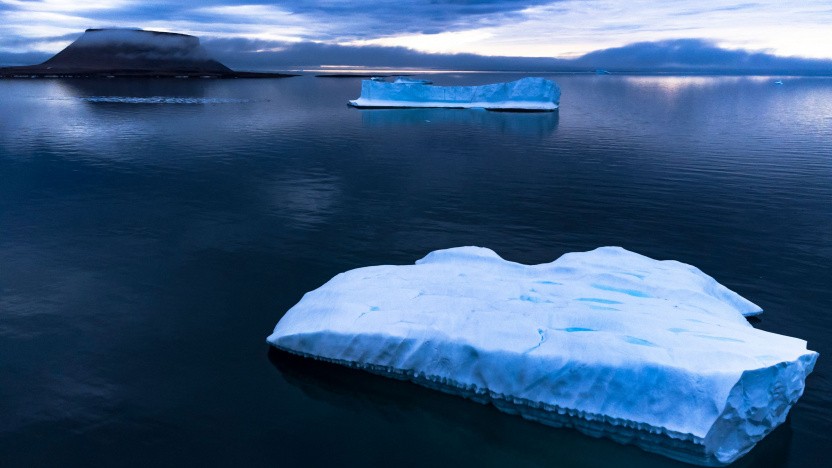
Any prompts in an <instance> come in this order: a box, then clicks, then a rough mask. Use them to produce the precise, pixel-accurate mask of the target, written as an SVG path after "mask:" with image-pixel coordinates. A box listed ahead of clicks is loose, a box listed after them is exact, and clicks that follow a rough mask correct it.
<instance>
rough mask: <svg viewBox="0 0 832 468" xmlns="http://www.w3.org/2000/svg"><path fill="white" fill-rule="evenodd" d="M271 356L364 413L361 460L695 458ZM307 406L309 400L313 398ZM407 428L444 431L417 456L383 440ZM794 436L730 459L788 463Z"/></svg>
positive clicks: (295, 376) (301, 380)
mask: <svg viewBox="0 0 832 468" xmlns="http://www.w3.org/2000/svg"><path fill="white" fill-rule="evenodd" d="M268 358H269V361H270V362H271V364H272V365H273V366H274V367H275V369H276V370H277V371H278V373H279V374H280V377H281V378H282V379H283V380H284V381H285V382H286V383H287V384H289V385H291V386H292V387H295V388H296V389H298V390H299V391H300V392H301V393H302V394H303V396H304V397H305V398H308V399H309V400H311V401H314V402H318V403H322V404H325V405H331V406H334V407H337V408H339V409H341V410H344V411H348V412H352V413H355V417H356V418H360V419H361V420H362V421H363V422H362V428H363V429H364V431H365V432H363V433H362V439H363V440H364V441H365V443H362V444H358V445H357V446H355V447H354V450H355V452H353V453H339V454H338V455H337V456H338V457H340V458H341V459H354V460H358V459H360V458H361V456H362V454H363V453H364V451H366V450H368V449H372V450H374V451H383V452H385V454H384V456H385V457H386V459H388V460H390V461H391V463H393V462H396V461H402V460H405V459H406V460H408V461H409V462H410V463H413V462H419V461H424V460H427V458H428V457H431V458H432V459H434V460H436V459H437V457H439V458H438V459H440V460H458V459H460V458H464V459H465V460H466V462H467V463H468V464H469V465H470V466H477V465H481V466H571V467H599V468H600V467H605V468H606V467H609V466H625V465H626V466H639V467H644V468H650V467H656V468H658V467H679V468H683V467H689V466H691V465H688V464H686V463H682V462H677V461H675V460H670V459H667V458H665V457H662V456H659V455H655V454H651V453H647V452H644V451H641V450H639V449H637V448H635V447H633V446H626V445H619V444H616V443H615V442H613V441H610V440H606V439H595V438H592V437H589V436H585V435H582V434H580V433H578V432H577V431H572V430H563V429H554V428H551V427H547V426H543V425H540V424H537V423H532V422H528V421H525V420H524V419H522V418H520V417H517V416H512V415H507V414H504V413H501V412H499V411H497V410H496V409H495V408H493V407H491V406H488V405H481V404H474V403H473V402H465V401H463V400H460V399H459V397H457V396H452V395H445V394H442V393H440V392H436V391H433V390H431V389H427V388H423V387H420V386H418V385H413V384H411V383H410V382H406V381H398V380H393V379H390V378H389V377H383V376H378V375H374V374H370V373H368V372H365V371H361V370H357V369H351V368H348V367H344V366H341V365H337V364H331V363H327V362H323V361H318V360H314V359H308V358H302V357H299V356H295V355H293V354H290V353H287V352H284V351H281V350H278V349H276V348H274V347H271V346H270V347H269V351H268ZM311 405H312V406H314V404H311ZM304 407H305V408H311V407H310V404H307V405H304ZM310 411H313V412H314V409H310ZM405 426H406V427H405ZM405 432H407V433H408V434H411V435H412V434H413V433H416V434H418V435H419V436H420V437H421V435H422V434H424V437H425V439H423V440H418V441H412V442H413V443H415V444H417V445H418V444H419V443H422V442H426V443H431V442H433V441H435V440H436V439H435V438H434V437H431V436H430V434H436V433H442V434H444V435H443V438H442V442H441V443H432V444H431V445H429V446H422V449H421V450H420V453H422V456H423V457H425V458H424V459H417V458H414V457H418V456H419V455H418V453H416V454H415V453H413V452H412V451H404V453H403V452H402V450H401V447H399V446H396V445H390V446H387V445H385V440H387V437H388V435H389V434H391V433H392V434H399V435H403V434H404V433H405ZM327 437H329V436H327ZM791 439H792V428H791V424H790V421H789V420H788V419H787V420H786V422H785V423H783V424H781V425H780V426H779V427H778V428H777V429H775V430H774V431H773V432H772V433H771V434H769V435H768V437H766V438H765V439H763V440H762V441H760V443H758V444H757V446H756V447H755V448H754V449H753V450H752V451H751V452H749V453H748V454H747V455H746V456H745V457H744V458H742V459H740V460H738V461H737V462H735V463H734V464H733V465H731V466H732V467H749V468H750V467H753V466H761V464H762V465H765V466H771V467H780V466H787V459H788V454H789V449H790V445H791ZM373 441H375V443H373ZM623 460H626V462H623Z"/></svg>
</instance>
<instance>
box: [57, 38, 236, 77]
mask: <svg viewBox="0 0 832 468" xmlns="http://www.w3.org/2000/svg"><path fill="white" fill-rule="evenodd" d="M43 65H44V66H46V67H52V68H51V69H52V70H60V69H89V70H102V69H108V70H153V71H182V72H191V71H193V72H196V71H204V72H220V73H224V72H230V71H231V69H230V68H228V67H226V66H225V65H223V64H221V63H219V62H217V61H216V60H212V59H211V58H210V57H208V52H206V50H205V49H204V48H203V47H202V46H201V45H200V44H199V39H198V38H196V37H194V36H188V35H185V34H176V33H165V32H156V31H142V30H132V29H88V30H87V31H86V32H84V34H83V35H82V36H81V37H79V38H78V39H77V40H76V41H75V42H73V43H72V44H70V45H69V46H67V48H66V49H64V50H62V51H60V52H58V53H57V54H56V55H55V56H54V57H52V58H50V59H49V60H47V61H46V62H44V63H43Z"/></svg>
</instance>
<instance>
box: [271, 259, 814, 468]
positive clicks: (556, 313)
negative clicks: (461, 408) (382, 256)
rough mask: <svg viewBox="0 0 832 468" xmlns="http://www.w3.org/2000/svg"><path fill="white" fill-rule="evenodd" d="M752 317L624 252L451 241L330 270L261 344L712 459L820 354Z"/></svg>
mask: <svg viewBox="0 0 832 468" xmlns="http://www.w3.org/2000/svg"><path fill="white" fill-rule="evenodd" d="M760 312H761V311H760V309H759V307H757V306H756V305H754V304H753V303H751V302H749V301H748V300H746V299H744V298H742V297H740V296H739V295H738V294H736V293H734V292H733V291H730V290H729V289H727V288H725V287H724V286H722V285H721V284H719V283H717V282H716V281H715V280H714V279H713V278H711V277H710V276H708V275H706V274H704V273H702V272H701V271H700V270H698V269H696V268H695V267H692V266H690V265H686V264H683V263H679V262H675V261H656V260H652V259H650V258H647V257H644V256H641V255H638V254H635V253H632V252H629V251H627V250H624V249H621V248H616V247H605V248H600V249H596V250H594V251H591V252H584V253H572V254H567V255H564V256H562V257H561V258H559V259H558V260H556V261H554V262H552V263H549V264H542V265H531V266H529V265H522V264H517V263H512V262H508V261H505V260H503V259H501V258H500V257H499V256H498V255H497V254H495V253H494V252H492V251H490V250H488V249H482V248H477V247H463V248H455V249H449V250H441V251H436V252H432V253H431V254H429V255H428V256H426V257H425V258H423V259H422V260H420V261H418V262H417V263H416V265H409V266H375V267H367V268H360V269H356V270H352V271H348V272H346V273H342V274H340V275H337V276H336V277H334V278H333V279H331V280H330V281H329V282H328V283H326V284H325V285H323V286H322V287H320V288H318V289H317V290H315V291H312V292H309V293H307V294H306V295H305V296H304V297H303V299H302V300H301V301H300V302H299V303H298V304H297V305H295V306H294V307H293V308H292V309H290V310H289V311H288V312H287V313H286V315H285V316H284V317H283V318H282V319H281V320H280V322H279V323H278V324H277V326H276V327H275V330H274V333H273V334H272V335H271V336H269V337H268V342H269V343H270V344H272V345H273V346H275V347H277V348H279V349H282V350H285V351H288V352H291V353H295V354H299V355H303V356H307V357H312V358H316V359H322V360H326V361H331V362H336V363H340V364H344V365H348V366H352V367H357V368H362V369H366V370H369V371H371V372H376V373H380V374H384V375H388V376H391V377H396V378H404V379H409V380H412V381H414V382H416V383H419V384H422V385H425V386H428V387H432V388H435V389H438V390H442V391H445V392H449V393H454V394H458V395H463V396H466V397H469V398H472V399H474V400H476V401H480V402H484V403H489V402H490V403H493V404H494V405H495V406H497V407H498V408H500V409H502V410H504V411H506V412H509V413H514V414H520V415H522V416H523V417H526V418H528V419H532V420H537V421H540V422H542V423H545V424H549V425H552V426H558V427H573V428H576V429H578V430H580V431H582V432H584V433H587V434H590V435H593V436H606V437H610V438H612V439H614V440H616V441H618V442H622V443H632V444H636V445H638V446H640V447H642V448H644V449H646V450H649V451H653V452H657V453H661V454H664V455H667V456H669V457H672V458H676V459H679V460H683V461H686V462H690V463H696V464H701V465H712V466H715V465H724V464H728V463H730V462H732V461H734V460H736V459H737V458H739V457H741V456H742V455H743V454H745V453H747V452H748V451H749V450H751V448H753V446H754V445H755V444H756V443H757V442H758V441H759V440H761V439H762V438H763V437H764V436H765V435H766V434H768V433H769V432H771V430H773V429H774V428H775V427H776V426H777V425H779V424H780V423H782V422H783V421H784V420H785V418H786V415H787V413H788V411H789V409H790V408H791V406H792V405H793V404H794V403H795V402H796V401H797V399H798V398H799V397H800V396H801V395H802V393H803V388H804V380H805V378H806V376H807V375H808V374H809V373H810V372H811V371H812V368H813V366H814V363H815V360H816V359H817V356H818V355H817V353H815V352H813V351H808V350H807V349H806V343H805V341H802V340H799V339H795V338H790V337H786V336H781V335H776V334H773V333H768V332H765V331H762V330H757V329H754V328H753V327H751V326H750V325H749V324H748V322H747V320H746V319H745V317H744V315H754V314H758V313H760Z"/></svg>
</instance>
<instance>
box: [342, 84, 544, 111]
mask: <svg viewBox="0 0 832 468" xmlns="http://www.w3.org/2000/svg"><path fill="white" fill-rule="evenodd" d="M413 81H415V80H413ZM559 103H560V87H558V85H557V84H556V83H555V82H554V81H551V80H547V79H544V78H522V79H520V80H517V81H511V82H508V83H495V84H488V85H483V86H432V85H430V84H427V83H421V82H408V81H404V82H399V81H397V82H394V83H387V82H382V81H372V80H363V81H362V82H361V96H360V97H359V98H358V99H355V100H353V101H350V102H349V104H350V105H351V106H354V107H361V108H367V107H371V108H373V107H374V108H401V107H445V108H483V109H489V110H503V111H538V112H539V111H553V110H555V109H557V108H558V105H559Z"/></svg>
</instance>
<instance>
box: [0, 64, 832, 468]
mask: <svg viewBox="0 0 832 468" xmlns="http://www.w3.org/2000/svg"><path fill="white" fill-rule="evenodd" d="M430 76H431V79H433V80H434V81H435V82H436V83H437V84H441V85H466V84H484V83H493V82H498V81H508V80H512V79H516V78H519V77H520V76H521V75H514V74H482V73H445V74H435V75H430ZM543 76H547V75H543ZM547 77H548V78H551V79H554V80H555V81H557V83H558V84H559V85H560V86H561V89H562V93H563V95H562V98H561V108H560V110H559V111H558V112H555V113H541V114H516V113H492V112H486V111H482V110H430V109H425V110H358V109H353V108H348V107H347V106H346V102H347V101H348V100H349V99H355V98H356V97H358V94H359V88H360V82H359V80H358V79H352V78H350V79H332V78H316V77H314V76H311V75H307V76H300V77H295V78H287V79H276V80H243V79H238V80H200V79H190V80H176V79H170V80H157V81H152V80H145V81H143V80H135V81H134V80H128V79H112V80H85V79H77V80H49V79H42V80H0V465H2V466H4V467H6V466H10V467H12V466H13V467H16V466H26V467H30V466H50V467H53V466H61V467H74V466H84V467H87V466H173V465H176V466H512V467H524V466H536V467H538V466H539V467H610V466H640V467H642V466H646V467H664V466H668V467H673V466H676V467H683V466H688V465H684V464H681V463H678V462H674V461H672V460H669V459H666V458H664V457H661V456H658V455H652V454H648V453H645V452H642V451H640V450H639V449H636V448H633V447H628V446H620V445H618V444H616V443H614V442H611V441H608V440H603V439H593V438H590V437H586V436H583V435H580V434H578V433H577V432H574V431H569V430H557V429H552V428H548V427H545V426H541V425H538V424H536V423H532V422H527V421H524V420H522V419H521V418H519V417H514V416H510V415H506V414H503V413H500V412H498V411H497V410H496V409H494V408H492V407H489V406H484V405H480V404H477V403H473V402H470V401H466V400H464V399H461V398H458V397H453V396H449V395H444V394H440V393H437V392H434V391H431V390H428V389H424V388H422V387H418V386H416V385H413V384H410V383H406V382H400V381H394V380H388V379H385V378H382V377H377V376H372V375H367V374H364V373H361V372H358V371H354V370H350V369H345V368H340V367H337V366H332V365H326V364H320V363H316V362H312V361H307V360H303V359H299V358H291V357H288V356H286V355H283V354H280V353H274V352H269V348H268V346H267V345H266V342H265V338H266V336H267V335H269V334H270V333H271V331H272V329H273V327H274V325H275V323H276V322H277V321H278V320H279V319H280V317H281V316H282V314H283V313H284V312H285V311H286V310H287V309H288V308H290V307H291V306H292V305H294V304H295V303H296V302H297V301H299V300H300V298H301V297H302V296H303V294H304V293H305V292H307V291H309V290H312V289H314V288H317V287H318V286H320V285H321V284H323V283H324V282H326V281H327V280H328V279H330V278H331V277H332V276H334V275H336V274H337V273H339V272H342V271H345V270H348V269H352V268H356V267H361V266H368V265H378V264H406V263H413V262H414V261H416V260H417V259H419V258H421V257H423V256H424V255H425V254H427V253H428V252H430V251H432V250H436V249H441V248H448V247H454V246H464V245H478V246H483V247H488V248H490V249H493V250H494V251H496V252H497V253H498V254H500V255H501V256H502V257H504V258H506V259H508V260H512V261H517V262H522V263H544V262H551V261H552V260H554V259H555V258H557V257H559V256H560V255H562V254H563V253H566V252H570V251H585V250H590V249H594V248H596V247H599V246H605V245H617V246H622V247H625V248H627V249H629V250H632V251H635V252H638V253H641V254H644V255H647V256H650V257H653V258H656V259H675V260H680V261H683V262H686V263H690V264H692V265H695V266H697V267H699V268H701V269H702V270H703V271H704V272H706V273H708V274H710V275H711V276H713V277H715V278H716V279H717V281H719V282H721V283H723V284H724V285H726V286H728V287H729V288H731V289H733V290H735V291H736V292H738V293H739V294H741V295H743V296H744V297H746V298H747V299H749V300H751V301H753V302H755V303H757V304H758V305H760V306H761V307H762V308H763V309H764V311H765V312H764V314H763V315H762V317H761V320H760V321H755V322H754V326H756V327H758V328H761V329H764V330H767V331H771V332H775V333H780V334H785V335H790V336H795V337H799V338H802V339H805V340H807V341H808V347H809V349H812V350H815V351H818V352H819V353H820V358H819V359H818V364H817V367H816V368H815V371H814V373H813V374H811V375H810V376H809V378H808V379H807V382H806V393H805V394H804V396H803V397H802V399H801V400H800V401H799V402H798V404H797V405H796V406H795V407H794V408H793V409H792V411H791V414H790V418H789V420H788V421H787V422H786V423H785V424H784V425H783V426H781V427H780V428H779V429H778V430H777V431H775V432H774V433H772V434H771V435H770V436H769V437H768V438H767V439H765V440H764V441H763V442H762V443H761V444H760V445H759V446H758V447H757V448H756V449H755V450H754V451H752V452H751V453H750V454H749V455H748V456H747V457H745V458H744V459H742V460H740V461H739V462H738V463H737V466H749V467H754V466H778V467H822V466H828V463H829V459H830V455H831V454H832V432H831V431H830V429H832V427H830V421H832V380H830V372H832V360H831V359H832V312H830V310H832V78H822V77H818V78H799V77H717V76H707V77H683V76H617V75H612V76H596V75H548V76H547ZM777 80H782V84H776V83H775V82H776V81H777ZM680 417H682V416H681V415H680Z"/></svg>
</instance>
